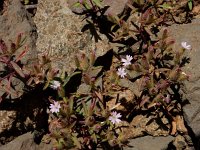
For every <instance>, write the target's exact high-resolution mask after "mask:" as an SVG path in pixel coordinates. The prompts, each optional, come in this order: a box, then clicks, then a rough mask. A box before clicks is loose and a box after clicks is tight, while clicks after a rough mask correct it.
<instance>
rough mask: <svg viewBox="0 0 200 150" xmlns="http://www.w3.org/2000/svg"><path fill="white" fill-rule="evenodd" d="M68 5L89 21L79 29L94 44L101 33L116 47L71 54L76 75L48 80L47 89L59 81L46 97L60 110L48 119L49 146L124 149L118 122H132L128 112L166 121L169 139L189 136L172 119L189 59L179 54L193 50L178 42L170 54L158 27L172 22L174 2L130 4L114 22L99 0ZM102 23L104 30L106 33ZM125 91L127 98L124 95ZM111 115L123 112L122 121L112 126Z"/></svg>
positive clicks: (168, 42)
mask: <svg viewBox="0 0 200 150" xmlns="http://www.w3.org/2000/svg"><path fill="white" fill-rule="evenodd" d="M74 6H78V7H82V8H83V12H82V13H81V15H85V18H86V19H87V23H88V24H87V25H86V26H87V27H85V29H90V31H92V32H91V33H92V34H93V35H94V38H95V39H96V41H98V40H99V39H100V38H99V36H98V33H99V32H101V33H104V34H105V35H106V36H107V37H108V39H109V40H110V42H111V45H112V44H113V43H114V44H113V49H112V50H110V51H108V52H107V53H106V54H105V55H104V56H101V57H98V58H96V57H95V52H91V54H90V56H86V54H84V53H81V54H80V55H77V56H76V57H75V62H76V65H77V70H75V71H74V72H73V73H72V74H71V75H67V74H66V73H62V74H61V75H60V77H55V78H53V80H52V81H50V82H48V83H49V86H50V87H52V84H53V83H54V81H59V82H60V86H59V87H58V88H57V91H58V96H57V97H51V98H50V101H51V103H52V104H51V105H53V103H54V102H55V101H56V102H58V103H59V105H60V107H58V111H59V112H58V113H54V112H53V114H52V117H51V121H50V137H52V138H53V139H54V140H55V141H56V145H55V147H56V148H57V149H66V148H69V147H74V146H75V147H76V148H78V149H95V148H97V147H99V146H100V147H104V146H105V145H106V146H108V147H113V146H114V147H115V146H125V145H126V143H125V141H127V140H128V139H127V138H126V137H125V135H124V133H123V132H122V131H123V130H122V129H123V127H124V126H123V123H125V122H130V121H131V118H132V116H133V113H134V112H146V113H147V114H152V113H154V114H156V115H157V116H158V117H160V118H162V117H166V118H167V119H168V120H169V122H170V124H171V131H172V132H171V134H175V133H176V132H177V131H180V132H187V131H186V129H185V128H184V124H183V128H182V129H177V126H178V121H177V118H180V117H179V116H180V114H181V107H180V103H181V96H180V94H179V89H180V87H181V86H182V83H183V81H185V80H188V79H189V76H188V75H187V74H186V73H185V72H183V67H184V66H185V64H186V63H188V61H189V58H187V57H186V56H185V55H184V52H185V50H190V47H191V46H190V45H189V47H187V45H186V46H184V44H182V45H183V47H182V48H181V49H180V50H173V49H172V46H173V44H174V40H173V39H171V38H170V37H169V35H168V31H167V29H166V28H163V26H166V25H167V24H168V23H170V22H172V21H173V22H176V20H175V18H174V16H173V14H175V12H174V9H173V8H175V7H178V3H176V2H175V1H173V2H172V1H168V2H165V1H147V2H146V3H145V2H144V1H142V0H140V1H132V2H131V3H130V4H127V7H126V8H125V10H124V12H123V13H122V14H120V15H119V16H113V15H112V14H109V13H108V14H107V15H106V14H105V12H106V10H107V9H108V7H103V4H102V3H101V1H99V0H89V1H86V0H85V1H84V0H83V1H78V2H77V3H75V4H74ZM186 7H187V5H186ZM103 22H104V23H108V24H107V25H108V26H109V27H107V30H106V32H104V31H105V30H104V29H103V28H104V26H102V24H104V23H103ZM116 45H117V46H116ZM105 62H106V63H105ZM72 85H73V86H72ZM46 87H47V86H46ZM74 87H76V88H74ZM124 91H126V92H127V91H130V93H131V94H130V95H126V96H125V97H122V93H123V92H124ZM50 111H51V112H52V109H50ZM113 112H115V113H117V112H120V113H121V114H122V115H121V114H120V115H119V114H118V115H117V116H118V117H119V116H121V118H120V121H119V122H121V121H122V122H121V123H118V124H117V123H116V124H115V122H114V124H113V120H112V119H110V118H112V117H113V116H112V115H113ZM177 116H178V117H177ZM115 117H116V116H115ZM117 119H119V118H117ZM70 137H71V138H70ZM67 141H68V142H67ZM69 143H70V144H69ZM68 146H69V147H68Z"/></svg>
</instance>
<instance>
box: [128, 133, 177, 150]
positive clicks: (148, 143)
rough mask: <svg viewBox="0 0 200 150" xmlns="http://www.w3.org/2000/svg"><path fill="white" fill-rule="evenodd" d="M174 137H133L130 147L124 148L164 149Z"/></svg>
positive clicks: (142, 149) (137, 149) (141, 149)
mask: <svg viewBox="0 0 200 150" xmlns="http://www.w3.org/2000/svg"><path fill="white" fill-rule="evenodd" d="M173 139H174V137H172V136H167V137H161V136H160V137H152V136H145V137H140V138H135V139H133V140H131V141H130V143H129V145H130V147H127V148H125V150H164V149H167V148H168V144H169V143H170V142H171V141H172V140H173Z"/></svg>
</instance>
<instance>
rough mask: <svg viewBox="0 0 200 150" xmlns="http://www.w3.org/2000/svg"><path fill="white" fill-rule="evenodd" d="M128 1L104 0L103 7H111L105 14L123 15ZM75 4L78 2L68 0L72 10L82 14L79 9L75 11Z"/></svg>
mask: <svg viewBox="0 0 200 150" xmlns="http://www.w3.org/2000/svg"><path fill="white" fill-rule="evenodd" d="M128 1H129V0H104V1H103V2H102V5H103V6H110V7H109V8H108V10H107V11H106V13H105V14H107V13H110V14H113V15H117V14H120V13H122V12H123V10H124V7H125V5H126V3H127V2H128ZM75 2H77V0H68V4H69V6H70V8H71V9H72V10H73V11H76V12H77V11H78V12H80V9H77V8H76V9H75V8H74V7H72V6H73V4H74V3H75Z"/></svg>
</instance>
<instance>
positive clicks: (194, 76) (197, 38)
mask: <svg viewBox="0 0 200 150" xmlns="http://www.w3.org/2000/svg"><path fill="white" fill-rule="evenodd" d="M199 26H200V19H196V20H193V21H192V23H191V24H184V25H173V26H171V27H170V30H171V32H172V33H173V36H174V38H175V39H176V45H175V49H177V48H180V43H181V41H187V42H188V44H191V46H192V51H191V52H190V51H189V52H188V56H189V57H190V58H191V61H190V63H189V64H187V66H186V67H185V72H186V73H187V74H189V75H190V81H189V82H186V83H185V87H186V89H185V90H184V92H185V93H186V98H187V99H188V101H189V104H187V105H186V106H184V107H183V111H184V117H185V120H186V122H187V123H188V125H189V126H190V127H191V128H192V130H193V132H194V133H195V135H196V136H197V137H200V100H199V97H200V72H199V71H200V65H199V63H200V59H199V56H200V44H199V43H200V35H199V33H200V28H199Z"/></svg>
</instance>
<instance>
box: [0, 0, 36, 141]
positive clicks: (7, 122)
mask: <svg viewBox="0 0 200 150" xmlns="http://www.w3.org/2000/svg"><path fill="white" fill-rule="evenodd" d="M4 2H5V5H4V6H5V7H4V8H3V10H2V11H1V14H0V22H1V24H0V39H3V40H5V42H6V43H9V41H10V40H12V41H15V39H16V37H17V34H18V33H24V35H26V41H25V45H28V46H29V53H28V54H27V55H26V57H25V59H24V63H30V62H27V59H29V60H35V59H36V58H37V52H36V49H35V43H36V38H37V33H36V26H35V25H34V22H33V20H32V19H31V17H30V16H29V14H28V13H27V11H26V10H25V9H24V7H23V5H22V4H21V3H20V0H6V1H4ZM20 50H23V47H22V48H21V49H20ZM20 50H19V51H20ZM18 88H19V89H18V91H21V89H22V86H18ZM0 92H1V90H0ZM0 95H1V94H0ZM1 106H2V105H0V141H1V140H2V138H3V135H2V133H3V132H4V131H5V132H6V131H9V130H10V129H11V128H12V127H13V122H14V121H15V119H16V117H17V112H16V110H12V109H9V110H6V109H4V108H2V107H1Z"/></svg>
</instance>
